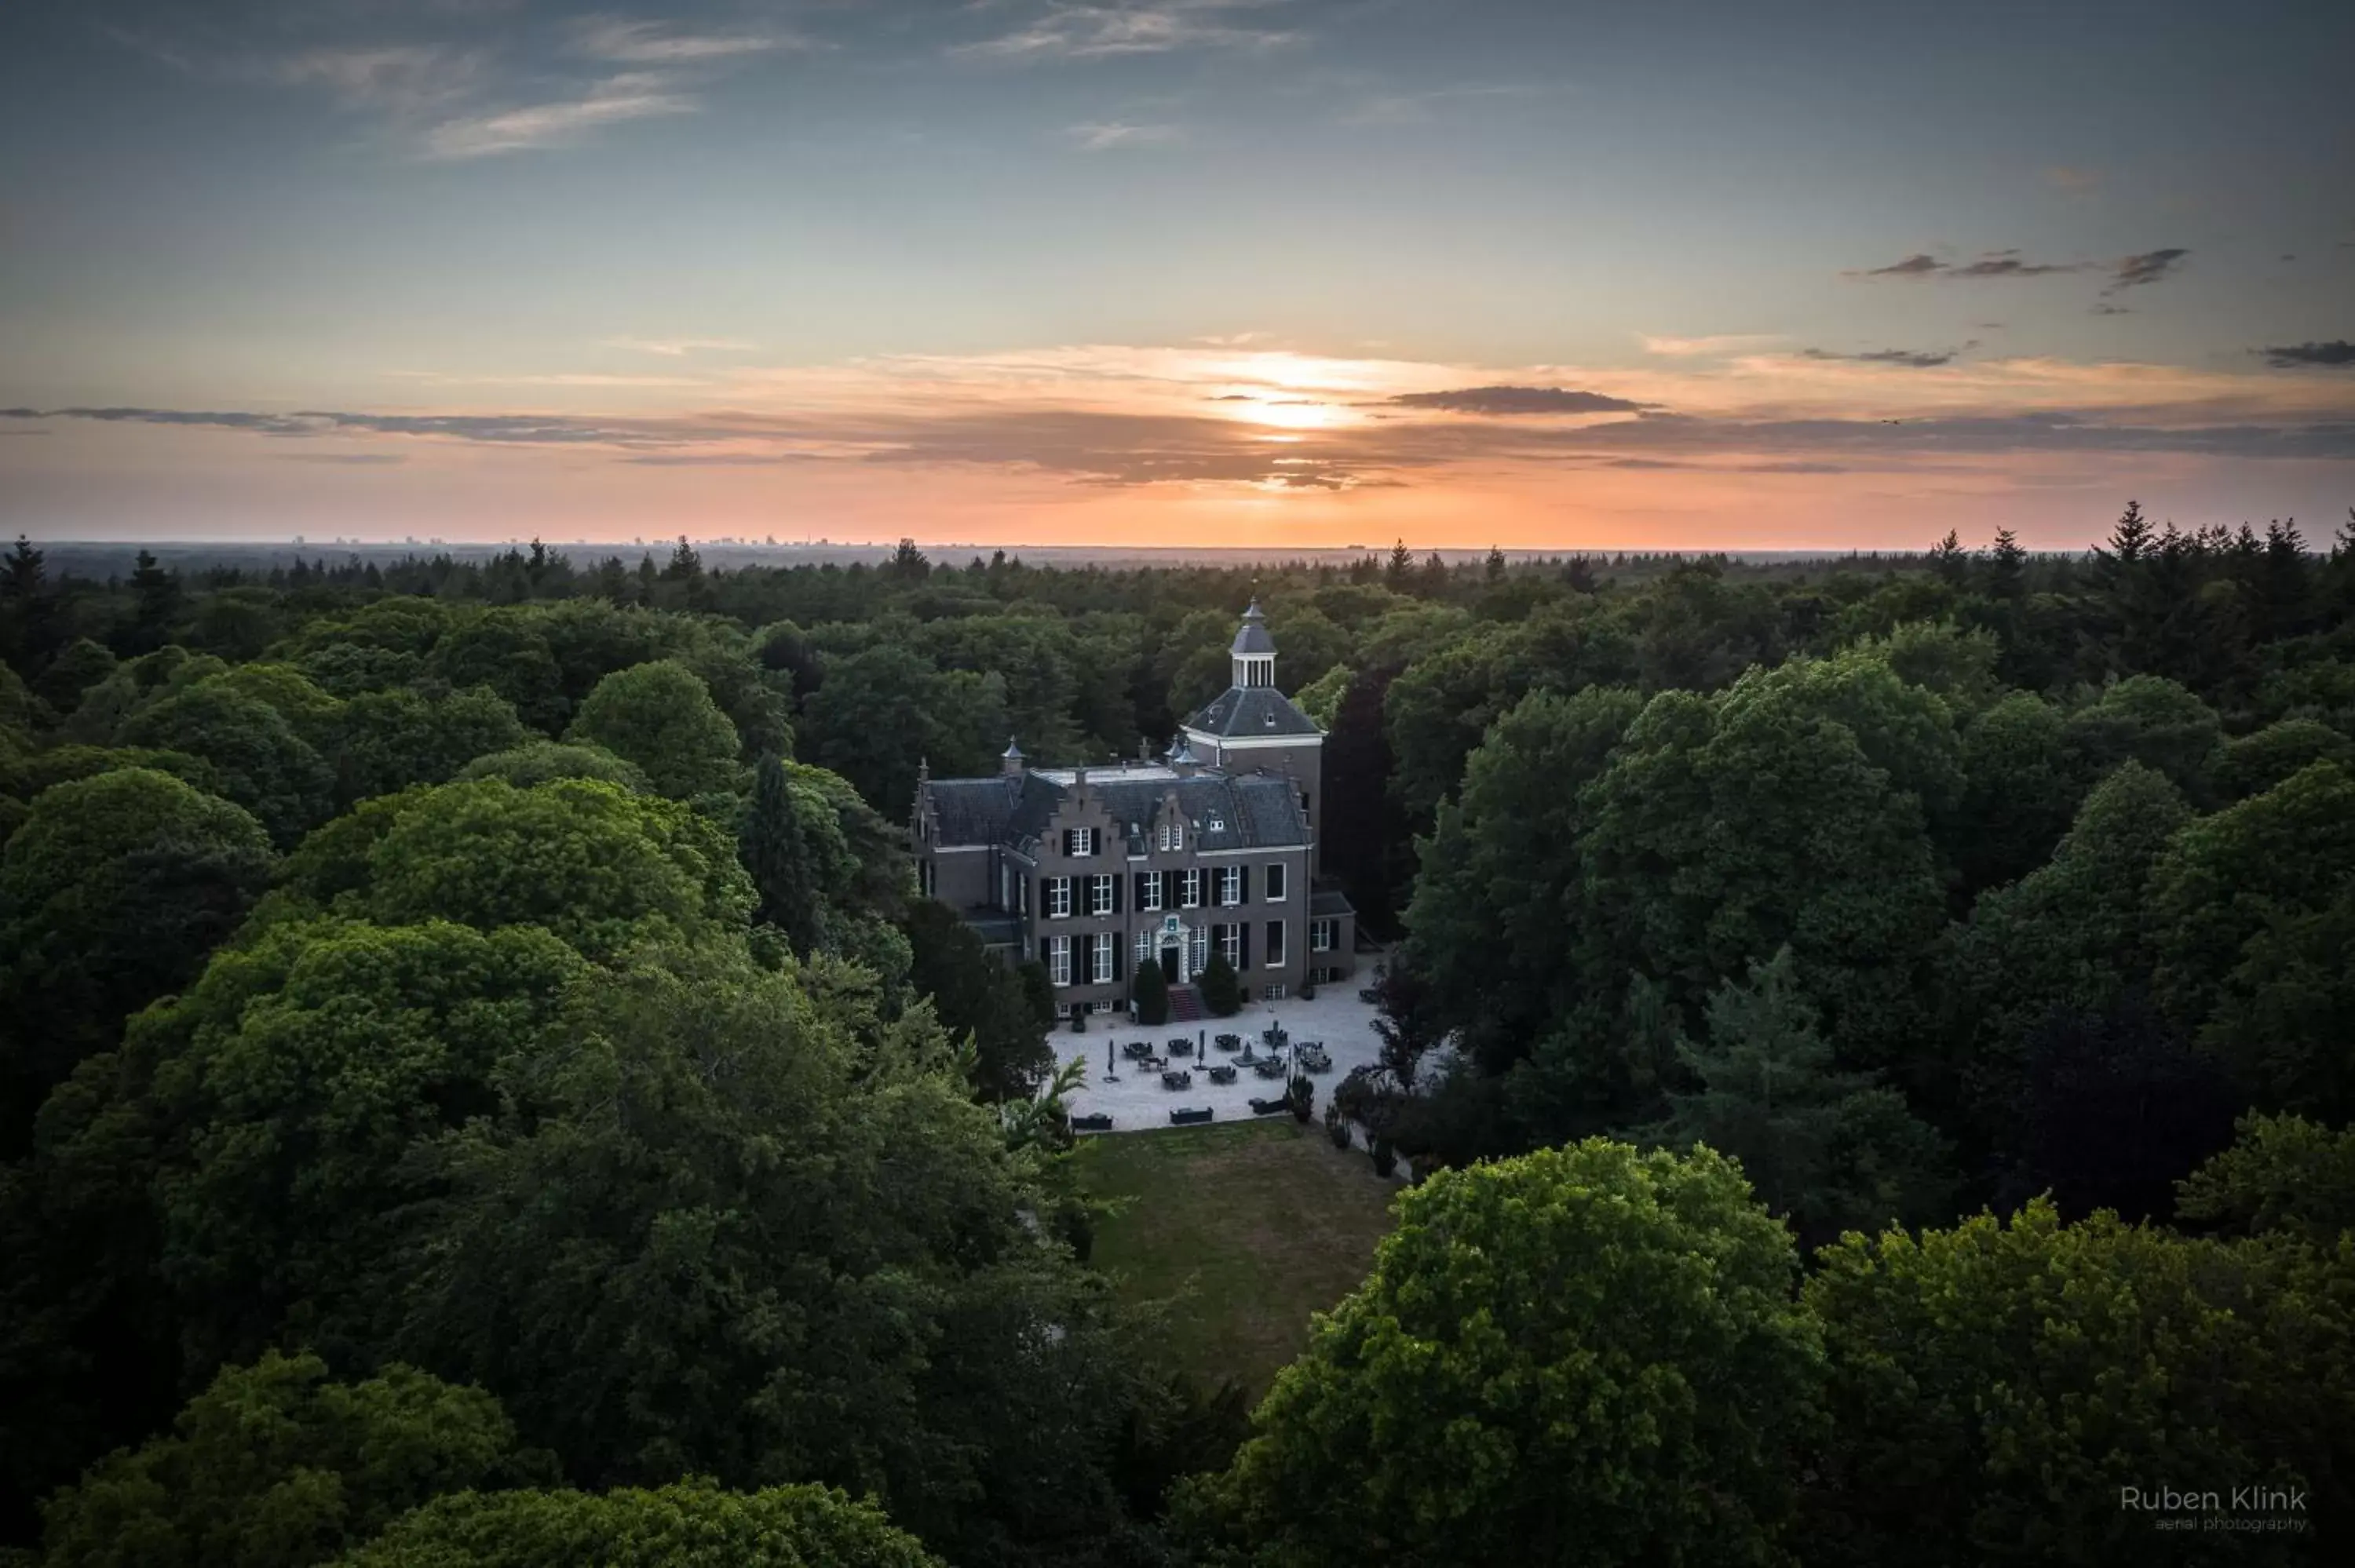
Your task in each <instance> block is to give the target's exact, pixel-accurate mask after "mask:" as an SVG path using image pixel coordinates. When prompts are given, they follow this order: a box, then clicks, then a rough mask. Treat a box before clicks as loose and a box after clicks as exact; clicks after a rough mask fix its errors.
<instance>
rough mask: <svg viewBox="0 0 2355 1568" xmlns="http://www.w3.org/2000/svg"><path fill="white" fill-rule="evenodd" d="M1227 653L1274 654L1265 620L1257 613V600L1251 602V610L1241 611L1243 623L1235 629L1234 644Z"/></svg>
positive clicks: (1272, 641) (1273, 645)
mask: <svg viewBox="0 0 2355 1568" xmlns="http://www.w3.org/2000/svg"><path fill="white" fill-rule="evenodd" d="M1227 652H1230V653H1267V654H1273V652H1275V639H1274V638H1273V637H1270V636H1269V635H1268V634H1267V618H1266V617H1264V616H1263V615H1261V614H1260V612H1259V600H1257V599H1253V600H1252V604H1251V608H1250V609H1247V610H1245V611H1243V623H1242V625H1241V626H1240V627H1238V628H1237V629H1236V630H1235V640H1234V642H1233V644H1232V646H1231V647H1230V648H1229V649H1228V650H1227Z"/></svg>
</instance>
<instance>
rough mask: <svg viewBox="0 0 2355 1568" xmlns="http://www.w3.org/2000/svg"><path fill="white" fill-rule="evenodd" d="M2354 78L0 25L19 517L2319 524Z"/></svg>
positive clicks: (1656, 526)
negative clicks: (2125, 516)
mask: <svg viewBox="0 0 2355 1568" xmlns="http://www.w3.org/2000/svg"><path fill="white" fill-rule="evenodd" d="M2350 58H2355V8H2350V7H2343V6H2342V7H2328V6H2319V5H2310V4H2287V3H2274V4H2262V3H2261V4H2254V5H2245V6H2241V7H2235V8H2232V9H2229V10H2226V9H2222V8H2218V7H2214V6H2211V5H2197V4H2192V3H2190V0H2172V3H2160V4H2153V5H2144V6H2139V7H2137V8H2135V9H2133V10H2131V11H2125V10H2120V9H2118V8H2115V7H2105V6H2094V5H2059V6H2043V7H2023V8H2010V7H2002V6H1994V5H1987V6H1972V7H1946V8H1941V9H1937V10H1930V9H1926V8H1919V7H1907V6H1891V5H1886V4H1882V5H1861V4H1848V3H1846V0H1838V3H1829V0H1828V3H1824V4H1816V5H1806V6H1778V5H1756V4H1749V5H1739V4H1732V3H1730V0H1712V3H1701V0H1666V3H1661V4H1652V5H1641V6H1634V5H1596V4H1581V3H1577V0H1559V3H1553V4H1537V3H1528V0H1137V3H1123V0H1092V3H1081V4H1071V3H1065V0H971V3H965V0H868V3H858V0H694V3H691V4H677V5H660V6H655V5H638V6H634V7H633V6H630V5H623V4H603V5H554V4H549V3H546V0H192V3H181V4H168V3H165V0H76V3H71V4H68V3H64V0H20V3H19V4H17V5H14V6H11V7H8V8H7V9H6V10H5V13H0V133H5V136H6V137H7V142H8V145H9V147H10V148H11V151H12V154H14V155H13V156H12V157H11V158H10V159H9V160H8V161H7V162H6V164H0V526H5V528H6V530H7V531H8V532H10V533H14V532H16V531H18V530H22V531H25V532H27V533H29V534H31V535H35V536H36V537H41V538H52V539H91V540H96V539H109V540H137V539H155V540H163V539H172V538H205V539H250V540H255V541H266V540H273V539H275V540H285V539H291V538H292V537H293V535H298V534H299V535H304V536H305V537H306V538H307V539H309V540H311V541H313V542H314V543H315V542H320V541H325V540H326V539H329V538H332V537H335V536H336V535H344V536H357V537H358V538H362V539H366V540H369V541H373V542H392V543H398V542H399V541H400V540H401V539H403V538H405V537H408V536H411V535H414V536H416V537H417V538H419V539H425V538H428V537H432V536H439V537H442V538H444V539H447V540H450V541H453V542H457V541H493V540H503V539H506V538H510V537H522V538H527V537H529V536H531V535H535V534H537V535H542V536H545V537H548V538H550V539H555V538H558V537H562V538H565V539H568V540H570V539H583V538H585V539H588V540H591V541H595V542H598V543H602V544H609V545H613V546H621V547H629V542H630V541H631V540H632V539H634V538H645V539H649V540H655V541H659V540H663V539H666V538H668V537H670V536H672V535H677V534H680V533H687V534H689V535H694V536H696V537H698V538H703V539H708V538H716V537H719V536H722V535H736V536H751V537H756V538H765V537H767V536H769V535H775V536H776V537H777V538H778V539H779V540H781V541H790V540H800V539H804V538H815V537H820V536H823V537H826V538H827V539H830V540H833V541H837V542H840V543H859V542H882V541H889V540H890V539H894V538H897V537H899V536H900V535H912V536H914V537H917V538H919V539H955V540H959V541H964V542H965V547H974V548H981V549H987V548H989V547H992V546H996V545H999V544H1004V545H1008V546H1019V545H1028V546H1034V547H1038V546H1061V545H1082V544H1090V545H1106V546H1135V547H1148V548H1168V549H1184V548H1247V549H1261V550H1281V549H1284V548H1299V549H1321V550H1331V549H1337V548H1340V547H1343V546H1350V545H1356V546H1362V547H1365V548H1368V549H1386V548H1387V547H1388V546H1389V544H1390V541H1391V540H1392V539H1393V538H1398V537H1403V538H1405V539H1407V540H1408V541H1409V542H1410V543H1411V544H1412V545H1414V546H1415V547H1416V548H1417V549H1418V551H1420V550H1424V549H1428V548H1431V547H1433V546H1439V547H1443V548H1446V549H1450V550H1476V549H1483V548H1486V547H1487V546H1490V545H1496V546H1502V547H1504V548H1506V549H1508V550H1556V549H1560V550H1575V549H1587V550H1604V551H1615V550H1665V549H1687V550H1700V549H1731V550H1743V549H1748V550H1777V549H1832V550H1843V549H1849V548H1859V549H1873V548H1887V549H1908V548H1919V547H1922V546H1925V545H1926V544H1928V543H1929V542H1930V541H1932V540H1934V539H1935V538H1936V537H1937V536H1938V535H1942V534H1944V533H1945V532H1946V531H1947V530H1948V529H1949V528H1952V529H1955V530H1958V531H1959V532H1960V533H1961V534H1962V535H1963V537H1964V539H1965V541H1966V543H1970V544H1974V545H1977V544H1984V543H1985V542H1986V539H1987V536H1988V535H1991V534H1992V533H1993V532H1994V530H1995V529H1996V528H1997V527H1999V526H2009V527H2010V528H2012V529H2014V530H2015V531H2016V532H2017V533H2018V535H2019V537H2020V539H2021V540H2022V542H2023V543H2025V544H2026V545H2028V546H2030V547H2031V548H2038V549H2074V548H2082V547H2083V546H2084V545H2085V544H2087V543H2088V542H2090V541H2091V540H2093V539H2094V538H2095V537H2097V536H2099V535H2101V534H2103V533H2104V532H2105V531H2106V529H2107V527H2108V526H2109V524H2110V522H2111V520H2112V519H2114V518H2115V515H2116V513H2117V511H2118V509H2119V507H2120V506H2121V505H2122V504H2123V503H2124V502H2125V500H2126V498H2127V497H2129V496H2133V497H2137V498H2139V499H2140V501H2141V502H2142V503H2143V505H2144V507H2145V509H2146V511H2147V512H2148V513H2149V514H2152V515H2153V516H2154V517H2156V518H2160V519H2172V520H2174V521H2176V522H2178V523H2179V524H2182V525H2184V526H2187V527H2189V526H2195V525H2200V524H2210V523H2217V522H2224V523H2238V522H2240V521H2242V520H2243V519H2249V520H2252V521H2254V522H2256V523H2258V524H2263V523H2264V521H2266V520H2267V519H2269V518H2274V517H2288V516H2296V518H2298V519H2299V521H2300V523H2301V524H2303V525H2304V527H2305V528H2306V531H2307V536H2308V538H2309V540H2310V541H2311V542H2314V543H2316V544H2321V543H2323V542H2325V541H2327V540H2328V537H2329V535H2330V533H2331V531H2332V530H2333V529H2334V528H2335V527H2336V526H2337V525H2338V524H2341V523H2343V522H2345V521H2346V518H2347V515H2348V514H2347V508H2348V507H2349V506H2350V504H2355V346H2350V341H2349V340H2350V338H2355V102H2350V100H2349V98H2348V95H2347V94H2346V91H2345V89H2344V75H2345V62H2346V61H2347V60H2348V59H2350Z"/></svg>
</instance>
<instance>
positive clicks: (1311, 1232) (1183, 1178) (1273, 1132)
mask: <svg viewBox="0 0 2355 1568" xmlns="http://www.w3.org/2000/svg"><path fill="white" fill-rule="evenodd" d="M1079 1158H1080V1160H1081V1167H1080V1169H1081V1171H1082V1173H1083V1180H1084V1181H1086V1182H1087V1184H1088V1187H1089V1190H1090V1191H1091V1192H1093V1193H1095V1194H1096V1195H1097V1196H1098V1197H1100V1198H1103V1199H1107V1200H1112V1201H1115V1202H1118V1204H1119V1205H1120V1207H1119V1210H1118V1212H1117V1213H1114V1214H1112V1215H1110V1216H1108V1217H1107V1218H1105V1219H1104V1220H1103V1223H1102V1224H1099V1225H1098V1227H1097V1229H1096V1240H1095V1263H1096V1266H1098V1267H1099V1268H1102V1269H1103V1270H1104V1271H1105V1272H1106V1273H1108V1274H1110V1275H1111V1276H1112V1277H1114V1279H1116V1280H1117V1281H1119V1283H1120V1287H1121V1292H1122V1294H1123V1295H1124V1297H1126V1298H1128V1299H1129V1300H1131V1301H1135V1302H1139V1303H1145V1302H1154V1303H1166V1304H1167V1330H1166V1331H1167V1335H1168V1350H1169V1352H1170V1360H1171V1361H1173V1362H1174V1363H1175V1364H1176V1365H1177V1366H1180V1367H1183V1368H1185V1369H1186V1370H1188V1371H1189V1372H1196V1373H1198V1374H1199V1375H1201V1376H1202V1377H1204V1378H1207V1379H1209V1381H1211V1382H1213V1383H1217V1382H1220V1381H1222V1380H1224V1379H1227V1378H1234V1379H1236V1380H1238V1381H1240V1382H1241V1383H1242V1384H1243V1386H1244V1387H1245V1388H1246V1389H1247V1390H1248V1391H1249V1392H1250V1393H1251V1395H1252V1398H1253V1399H1254V1400H1256V1399H1257V1398H1258V1397H1259V1395H1260V1394H1261V1393H1264V1392H1265V1391H1266V1389H1267V1385H1268V1384H1269V1383H1271V1382H1272V1381H1273V1379H1274V1377H1275V1373H1276V1371H1277V1369H1279V1368H1281V1367H1282V1366H1283V1365H1284V1363H1285V1362H1287V1361H1291V1360H1292V1358H1293V1357H1294V1356H1295V1355H1297V1354H1299V1353H1300V1351H1301V1349H1302V1348H1303V1347H1304V1346H1305V1345H1306V1344H1307V1342H1308V1315H1309V1314H1310V1313H1311V1312H1321V1311H1324V1310H1326V1309H1327V1308H1330V1307H1332V1306H1333V1305H1334V1303H1336V1302H1337V1301H1339V1300H1340V1299H1341V1298H1342V1297H1344V1296H1347V1295H1348V1293H1349V1292H1350V1291H1351V1290H1353V1289H1355V1288H1356V1287H1357V1286H1358V1284H1359V1281H1360V1280H1362V1279H1364V1278H1365V1276H1366V1269H1367V1266H1369V1264H1370V1263H1371V1262H1372V1261H1373V1255H1374V1244H1375V1243H1376V1242H1378V1241H1380V1239H1381V1238H1382V1236H1383V1235H1384V1234H1387V1233H1388V1232H1389V1230H1390V1225H1391V1220H1390V1201H1391V1194H1392V1193H1393V1192H1396V1191H1397V1190H1398V1189H1397V1188H1396V1187H1395V1186H1393V1185H1392V1184H1391V1183H1390V1182H1388V1181H1383V1180H1381V1179H1380V1177H1378V1176H1376V1175H1375V1174H1374V1171H1373V1166H1372V1164H1371V1162H1370V1161H1369V1160H1367V1158H1366V1153H1365V1150H1362V1149H1352V1150H1349V1151H1348V1152H1347V1153H1343V1152H1342V1151H1341V1150H1337V1149H1335V1148H1334V1147H1333V1145H1332V1143H1331V1142H1330V1140H1328V1139H1327V1138H1326V1136H1325V1130H1324V1128H1322V1127H1321V1126H1316V1125H1311V1126H1309V1127H1305V1128H1304V1127H1301V1126H1300V1125H1298V1124H1297V1123H1295V1122H1294V1121H1293V1120H1292V1119H1291V1118H1267V1119H1264V1120H1258V1121H1248V1122H1224V1123H1217V1124H1213V1125H1211V1126H1209V1127H1199V1128H1172V1129H1171V1130H1169V1131H1167V1132H1160V1131H1155V1132H1139V1133H1123V1134H1119V1135H1116V1136H1114V1137H1110V1138H1092V1139H1087V1140H1086V1141H1085V1143H1084V1145H1083V1146H1082V1149H1081V1150H1080V1156H1079Z"/></svg>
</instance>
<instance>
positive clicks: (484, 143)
mask: <svg viewBox="0 0 2355 1568" xmlns="http://www.w3.org/2000/svg"><path fill="white" fill-rule="evenodd" d="M696 108H697V101H696V100H695V99H694V98H693V97H692V96H691V95H689V94H687V93H685V92H682V91H680V90H678V88H677V84H676V83H675V81H674V79H672V78H671V77H669V76H667V75H666V74H664V73H661V72H658V71H624V72H622V73H621V74H619V75H616V76H609V77H607V78H605V79H603V80H602V81H596V82H591V83H590V84H589V85H588V87H587V88H585V89H584V90H582V91H581V93H579V94H578V95H577V96H575V97H571V98H564V99H558V100H555V101H550V102H546V103H533V104H527V105H525V106H524V107H522V108H518V109H503V110H499V111H496V112H495V113H489V114H474V115H463V116H460V117H458V118H456V119H453V120H445V121H442V122H441V123H439V124H437V125H435V126H433V127H432V129H431V130H429V131H428V132H426V133H425V151H426V153H427V154H428V155H429V156H432V157H435V158H442V159H451V160H456V159H465V158H486V157H490V156H493V155H495V154H501V153H521V152H530V151H535V150H538V149H541V148H547V147H563V146H569V145H570V144H571V143H574V142H577V141H579V140H580V139H581V137H582V136H584V135H586V134H587V133H588V132H591V131H594V130H597V129H599V128H601V127H603V126H607V125H617V124H620V123H622V122H625V121H631V120H651V119H655V118H657V117H659V116H663V115H672V114H692V113H693V112H695V111H696Z"/></svg>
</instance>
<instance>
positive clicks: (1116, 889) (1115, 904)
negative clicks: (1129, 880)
mask: <svg viewBox="0 0 2355 1568" xmlns="http://www.w3.org/2000/svg"><path fill="white" fill-rule="evenodd" d="M1112 912H1113V913H1114V914H1115V915H1117V914H1119V913H1120V878H1118V877H1117V876H1115V877H1114V878H1113V879H1112Z"/></svg>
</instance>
